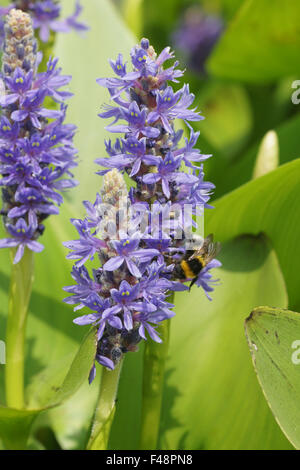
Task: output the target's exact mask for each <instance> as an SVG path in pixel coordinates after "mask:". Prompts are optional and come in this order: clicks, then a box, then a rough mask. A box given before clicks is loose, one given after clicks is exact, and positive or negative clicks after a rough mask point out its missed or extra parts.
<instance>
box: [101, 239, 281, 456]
mask: <svg viewBox="0 0 300 470" xmlns="http://www.w3.org/2000/svg"><path fill="white" fill-rule="evenodd" d="M220 259H221V261H222V263H223V268H221V269H219V270H218V271H217V272H215V275H217V276H218V277H219V278H220V279H221V285H219V286H217V287H216V290H215V292H214V293H213V301H212V302H209V301H208V300H207V299H206V297H205V295H204V294H203V292H202V291H201V290H199V289H197V288H194V289H192V291H191V293H190V294H188V293H180V294H177V295H176V298H175V305H176V308H175V311H176V317H175V318H174V319H172V323H171V338H170V354H169V359H168V366H167V373H166V383H165V390H164V403H163V415H162V422H161V433H160V444H159V446H160V448H163V449H164V448H168V449H182V448H185V449H203V448H205V449H212V448H215V449H217V448H218V449H232V448H239V449H250V448H265V449H268V448H269V449H271V448H273V449H276V448H289V444H288V442H287V441H286V439H285V438H284V436H283V435H282V433H281V432H280V430H279V428H278V426H277V424H276V422H275V420H274V419H273V417H272V415H271V412H270V410H269V409H268V406H267V404H266V402H265V399H264V397H263V395H262V393H261V390H260V388H259V385H258V383H257V380H256V377H255V374H254V371H253V368H252V366H251V362H250V361H249V357H248V350H247V343H246V341H245V336H244V329H243V321H244V312H245V310H244V308H245V306H246V305H249V306H250V309H251V305H253V302H254V304H255V303H256V304H257V303H266V302H267V299H269V300H268V302H269V303H272V304H276V305H280V306H283V307H284V306H286V304H287V296H286V290H285V286H284V280H283V278H282V274H281V272H280V269H279V265H278V262H277V259H276V256H275V254H274V252H273V251H271V249H270V246H269V244H268V243H267V241H266V239H265V238H264V237H263V236H260V237H251V236H245V237H241V238H240V239H237V240H234V241H233V242H229V243H227V244H225V245H224V247H223V248H222V251H221V256H220ZM142 358H143V351H142V350H141V351H140V352H139V353H135V354H132V355H130V354H129V355H128V357H126V360H125V363H124V368H123V374H122V376H121V381H120V389H119V394H118V402H117V410H116V415H115V422H114V424H113V429H112V435H111V440H110V448H112V449H116V448H121V449H135V448H137V445H138V435H139V430H140V418H141V417H140V406H141V380H140V373H141V366H142ZM129 428H130V429H131V431H132V432H130V433H128V432H127V430H128V429H129Z"/></svg>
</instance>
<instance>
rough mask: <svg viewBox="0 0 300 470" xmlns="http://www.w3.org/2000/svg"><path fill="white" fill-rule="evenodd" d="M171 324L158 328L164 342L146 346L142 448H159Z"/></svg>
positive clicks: (166, 323) (165, 323)
mask: <svg viewBox="0 0 300 470" xmlns="http://www.w3.org/2000/svg"><path fill="white" fill-rule="evenodd" d="M168 300H170V301H171V302H172V297H171V296H170V297H169V299H168ZM170 325H171V320H165V321H163V322H162V323H161V324H160V325H159V327H158V328H157V332H158V333H159V335H160V337H161V339H162V341H163V342H162V343H155V342H154V341H147V343H146V346H145V352H144V375H143V398H142V424H141V436H140V449H142V450H155V449H156V448H157V441H158V433H159V425H160V415H161V405H162V397H163V386H164V374H165V363H166V359H167V355H168V348H169V336H170Z"/></svg>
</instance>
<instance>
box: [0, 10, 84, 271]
mask: <svg viewBox="0 0 300 470" xmlns="http://www.w3.org/2000/svg"><path fill="white" fill-rule="evenodd" d="M40 60H41V55H39V53H37V44H36V41H35V39H34V34H33V29H32V23H31V19H30V16H29V15H28V14H27V13H24V12H23V11H21V10H16V9H12V10H10V12H9V15H8V16H7V20H6V23H5V47H4V51H3V56H2V63H3V66H2V79H1V81H0V84H1V89H2V94H1V95H0V104H1V107H2V116H1V119H0V174H1V175H2V178H1V179H0V186H1V187H2V200H3V206H2V210H1V214H2V215H3V218H4V224H5V228H6V230H7V232H8V234H9V235H10V237H9V238H5V239H2V240H0V248H4V247H18V250H17V252H16V256H15V260H14V262H15V263H17V262H18V261H19V260H20V259H21V258H22V256H23V253H24V248H25V246H28V248H29V249H31V250H33V251H41V250H42V249H43V246H42V245H41V244H40V243H38V242H37V241H36V240H37V238H38V237H39V236H40V235H41V234H42V233H43V231H44V225H43V221H44V220H45V219H46V218H47V217H48V216H49V215H50V214H58V212H59V209H58V207H57V206H59V205H60V204H61V203H62V202H63V198H62V196H61V194H60V193H59V192H60V191H62V190H66V189H68V188H72V187H73V186H75V185H76V181H74V180H73V175H72V173H71V169H72V168H73V167H74V166H76V162H75V157H76V149H75V148H74V146H73V137H74V133H75V130H76V127H75V126H73V125H70V124H64V119H65V113H66V108H67V106H66V105H65V104H64V101H65V99H67V98H69V97H70V96H72V94H71V93H69V92H67V91H62V90H61V89H60V88H61V87H62V86H64V85H67V84H68V83H69V82H70V80H71V77H70V76H64V75H61V69H59V68H57V59H51V58H50V60H49V62H48V64H47V70H46V71H45V72H41V73H37V67H38V65H39V62H40ZM49 98H51V100H50V101H49ZM51 101H52V102H53V103H54V104H55V103H57V105H55V106H54V107H58V108H59V109H48V107H46V106H45V103H47V104H48V105H49V104H51V105H52V103H51ZM52 108H53V106H52Z"/></svg>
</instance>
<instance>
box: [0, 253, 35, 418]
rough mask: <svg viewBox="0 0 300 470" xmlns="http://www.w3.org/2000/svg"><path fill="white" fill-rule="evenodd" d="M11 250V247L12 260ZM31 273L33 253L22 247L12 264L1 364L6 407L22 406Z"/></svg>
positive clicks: (32, 269)
mask: <svg viewBox="0 0 300 470" xmlns="http://www.w3.org/2000/svg"><path fill="white" fill-rule="evenodd" d="M15 251H16V250H15V249H12V250H11V260H12V261H13V259H14V257H15ZM33 272H34V258H33V253H32V251H30V250H28V249H27V248H25V252H24V256H23V258H22V259H21V261H20V262H19V263H17V264H13V265H12V272H11V281H10V293H9V303H8V318H7V326H6V366H5V389H6V403H7V406H8V407H10V408H17V409H21V408H24V348H25V331H26V320H27V310H28V305H29V300H30V295H31V290H32V283H33Z"/></svg>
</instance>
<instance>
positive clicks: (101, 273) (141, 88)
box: [65, 39, 220, 380]
mask: <svg viewBox="0 0 300 470" xmlns="http://www.w3.org/2000/svg"><path fill="white" fill-rule="evenodd" d="M172 58H173V53H172V52H170V48H168V47H167V48H165V49H164V50H163V51H162V52H161V54H160V55H158V56H157V55H156V53H155V51H154V49H153V47H152V46H150V44H149V41H148V40H147V39H142V41H141V43H140V45H137V46H135V47H134V48H133V49H132V51H131V62H132V65H133V70H132V71H128V70H127V67H126V64H125V63H124V62H123V58H122V55H121V54H119V56H118V57H117V60H116V61H110V64H111V67H112V69H113V71H114V72H115V74H116V77H114V78H101V79H98V80H97V82H98V84H99V85H101V86H104V87H106V88H107V89H108V91H109V93H110V96H111V101H112V104H110V105H106V106H105V109H104V111H103V112H102V113H101V114H100V115H99V116H100V117H101V118H113V122H112V124H110V125H109V126H108V127H107V129H108V130H109V131H110V132H112V133H123V134H124V137H123V138H121V139H120V138H117V139H116V141H115V143H114V144H113V143H112V142H111V140H108V141H106V142H105V144H106V150H107V154H108V158H99V159H97V160H96V163H98V164H100V165H101V166H102V167H104V168H105V169H103V170H100V171H99V172H98V173H99V174H101V175H104V187H103V189H102V191H101V193H100V194H99V195H97V198H96V202H95V203H94V204H91V203H89V202H85V203H84V205H85V208H86V211H87V215H86V218H85V219H84V220H78V219H76V220H73V221H72V222H73V224H74V226H75V228H76V229H77V231H78V233H79V237H80V238H79V240H73V241H71V242H67V243H65V245H66V246H67V247H68V248H69V249H70V250H71V252H70V253H69V255H68V258H69V259H74V260H77V261H76V262H75V266H74V267H73V271H72V277H73V278H74V280H75V283H76V284H74V285H72V286H69V287H66V288H65V290H66V291H67V292H68V293H70V294H72V295H71V296H70V297H68V298H67V299H65V301H66V302H67V303H69V304H78V305H77V306H76V307H75V310H77V309H81V308H83V307H87V308H89V309H90V311H92V313H88V314H85V315H83V316H81V317H78V318H76V319H75V320H74V322H75V323H77V324H80V325H85V324H94V325H97V328H98V347H97V355H96V361H98V362H99V363H100V364H102V365H104V366H106V367H108V368H111V369H113V368H114V367H115V365H116V364H117V363H118V362H119V361H120V359H121V357H122V356H123V354H124V353H126V352H127V351H134V350H136V348H137V344H138V343H139V341H141V340H142V339H146V334H145V332H146V330H147V332H148V334H149V336H150V337H151V338H152V339H153V340H154V341H157V342H160V341H161V339H160V337H159V335H158V332H157V331H156V327H157V325H159V324H160V323H161V322H162V321H164V320H166V319H168V318H171V317H172V316H173V315H174V312H173V310H172V308H173V307H174V305H173V304H172V303H171V302H170V300H171V299H170V294H171V293H172V292H175V291H180V290H186V289H188V287H187V286H186V285H184V282H185V281H192V282H193V283H196V285H198V286H201V287H202V288H203V289H204V291H205V292H206V294H207V295H208V292H210V291H212V290H213V285H214V282H215V281H213V280H212V275H211V272H210V270H211V268H214V267H217V266H219V265H220V263H219V262H218V261H217V260H215V259H214V255H215V250H214V249H213V246H212V245H211V244H209V246H208V247H207V248H208V249H207V252H206V253H204V252H203V253H202V255H201V256H202V258H201V259H202V264H201V265H200V266H201V267H200V268H199V269H198V270H197V272H195V273H194V272H192V270H191V269H189V270H188V269H187V270H186V272H181V271H182V269H181V266H184V264H183V265H182V264H181V263H182V262H183V261H184V263H186V264H187V261H186V260H187V258H186V256H187V254H188V253H191V254H192V253H194V251H193V250H195V252H196V251H198V250H201V246H203V239H201V240H199V236H197V235H194V234H193V232H192V230H193V227H194V226H195V220H194V219H195V217H196V216H197V215H199V214H200V215H203V210H204V208H205V207H210V206H209V205H208V202H209V199H210V195H211V193H212V190H213V188H214V186H213V184H212V183H209V182H206V181H204V173H203V167H202V162H203V161H204V160H206V159H207V158H209V155H203V154H201V153H200V151H199V150H197V149H196V148H195V145H196V142H197V139H198V136H199V132H194V131H193V129H192V128H191V126H190V125H189V124H188V121H198V120H200V119H203V118H202V116H200V114H199V112H197V111H196V109H191V108H190V106H191V105H192V103H193V101H194V95H193V94H192V93H190V91H189V86H188V85H184V86H183V87H182V88H181V89H179V90H178V91H176V92H174V91H173V88H172V87H171V86H170V85H168V82H177V79H178V78H179V77H181V76H182V75H183V72H182V71H181V70H179V69H178V68H177V66H178V63H177V62H175V63H174V64H173V65H171V66H170V67H167V68H164V64H165V62H166V61H167V60H169V59H172ZM175 119H181V120H183V121H184V122H185V123H186V124H187V125H188V129H189V137H185V138H184V142H183V143H181V138H182V134H183V131H181V130H180V131H176V130H175V128H174V120H175ZM120 121H121V122H120ZM124 174H125V175H128V176H129V177H130V178H131V180H132V187H131V189H130V190H129V192H128V191H127V188H126V185H125V182H124V179H123V175H124ZM199 253H200V251H199ZM95 255H97V258H98V260H100V263H101V266H100V267H99V264H98V265H97V266H96V268H95V269H94V271H93V276H91V275H90V274H89V271H88V269H87V266H85V264H86V262H87V261H88V260H89V259H94V256H95ZM194 261H196V260H194ZM96 262H97V261H96ZM98 262H99V261H98ZM199 263H200V261H198V265H199ZM201 268H202V269H201ZM178 273H181V274H182V275H179V274H178ZM94 374H95V367H93V369H92V371H91V376H90V380H92V379H93V377H94Z"/></svg>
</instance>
